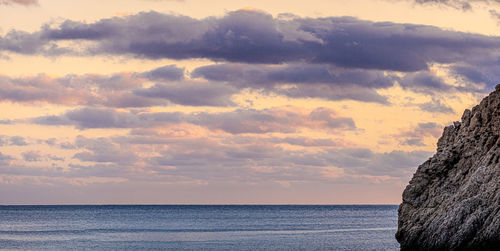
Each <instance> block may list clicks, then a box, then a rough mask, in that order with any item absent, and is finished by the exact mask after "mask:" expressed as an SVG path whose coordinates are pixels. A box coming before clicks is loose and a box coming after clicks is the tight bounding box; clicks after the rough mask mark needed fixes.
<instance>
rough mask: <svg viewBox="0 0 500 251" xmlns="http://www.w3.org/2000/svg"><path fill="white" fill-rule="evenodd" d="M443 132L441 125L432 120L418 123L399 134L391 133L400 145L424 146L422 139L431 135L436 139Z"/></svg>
mask: <svg viewBox="0 0 500 251" xmlns="http://www.w3.org/2000/svg"><path fill="white" fill-rule="evenodd" d="M442 132H443V126H442V125H439V124H436V123H434V122H427V123H418V125H417V126H415V127H413V128H410V129H408V130H404V131H402V132H401V133H399V134H395V135H393V136H394V137H396V138H397V139H399V143H400V144H401V145H408V146H425V144H424V143H423V139H424V138H425V137H432V138H434V139H437V138H438V137H439V136H441V134H442Z"/></svg>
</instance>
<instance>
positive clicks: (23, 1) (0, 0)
mask: <svg viewBox="0 0 500 251" xmlns="http://www.w3.org/2000/svg"><path fill="white" fill-rule="evenodd" d="M2 4H6V5H9V4H20V5H26V6H27V5H37V4H38V0H0V5H2Z"/></svg>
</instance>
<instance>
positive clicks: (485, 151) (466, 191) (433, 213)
mask: <svg viewBox="0 0 500 251" xmlns="http://www.w3.org/2000/svg"><path fill="white" fill-rule="evenodd" d="M499 134H500V85H499V86H497V88H496V90H495V91H494V92H493V93H491V94H490V95H489V96H488V97H486V98H485V99H484V100H483V101H481V103H480V104H479V105H478V106H476V107H474V108H473V109H472V110H466V111H465V112H464V114H463V116H462V121H461V122H455V123H453V125H450V126H448V127H446V128H445V129H444V132H443V136H441V138H440V139H439V141H438V143H437V153H436V154H435V155H434V156H433V157H432V158H430V159H429V160H427V161H426V162H425V163H423V164H422V165H420V166H419V167H418V169H417V171H416V173H415V174H414V176H413V178H412V180H411V181H410V184H409V185H408V186H407V187H406V189H405V190H404V192H403V202H402V204H401V205H400V206H399V219H398V231H397V233H396V238H397V240H398V241H399V243H400V244H401V250H499V249H500V163H499V162H500V138H499Z"/></svg>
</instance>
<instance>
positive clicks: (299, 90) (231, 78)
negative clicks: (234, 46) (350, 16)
mask: <svg viewBox="0 0 500 251" xmlns="http://www.w3.org/2000/svg"><path fill="white" fill-rule="evenodd" d="M191 76H192V77H194V78H204V79H207V80H210V81H221V82H226V83H230V84H231V85H235V86H238V87H240V88H252V89H262V90H265V91H266V92H273V93H276V94H281V95H285V96H288V97H293V98H323V99H327V100H343V99H352V100H358V101H364V102H377V103H387V100H386V98H385V97H383V96H381V95H379V94H377V92H376V89H382V88H388V87H391V86H393V83H394V81H395V80H397V79H398V78H397V77H396V76H394V75H391V74H385V73H384V72H382V71H376V70H356V69H344V68H338V67H334V66H329V65H317V64H313V65H307V64H293V65H280V66H273V65H243V64H216V65H209V66H202V67H198V68H196V69H195V70H194V71H193V72H192V73H191ZM290 84H292V85H293V86H292V87H287V88H284V86H285V85H290Z"/></svg>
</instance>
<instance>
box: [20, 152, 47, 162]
mask: <svg viewBox="0 0 500 251" xmlns="http://www.w3.org/2000/svg"><path fill="white" fill-rule="evenodd" d="M21 155H22V156H23V160H24V161H28V162H37V161H40V160H42V155H40V153H39V152H35V151H27V152H23V153H22V154H21Z"/></svg>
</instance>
